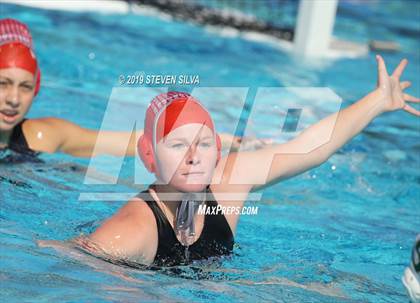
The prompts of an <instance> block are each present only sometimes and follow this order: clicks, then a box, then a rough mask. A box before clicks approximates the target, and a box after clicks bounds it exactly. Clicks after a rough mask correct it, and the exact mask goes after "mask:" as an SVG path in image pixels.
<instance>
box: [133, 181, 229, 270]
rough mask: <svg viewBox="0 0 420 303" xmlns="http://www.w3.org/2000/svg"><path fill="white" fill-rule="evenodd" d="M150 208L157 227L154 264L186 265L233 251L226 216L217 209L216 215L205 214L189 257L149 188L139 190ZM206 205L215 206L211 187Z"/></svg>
mask: <svg viewBox="0 0 420 303" xmlns="http://www.w3.org/2000/svg"><path fill="white" fill-rule="evenodd" d="M139 197H140V198H141V199H143V200H144V201H145V202H146V203H147V205H149V207H150V209H151V210H152V212H153V214H154V216H155V219H156V223H157V228H158V248H157V251H156V256H155V259H154V261H153V265H155V266H175V265H184V264H188V263H190V262H191V261H193V260H202V259H207V258H210V257H218V256H222V255H227V254H230V253H231V252H232V249H233V244H234V238H233V233H232V231H231V229H230V226H229V224H228V222H227V220H226V218H225V216H224V215H223V214H222V213H221V212H220V211H219V212H217V213H216V214H211V215H210V214H206V215H205V216H204V226H203V230H202V232H201V235H200V237H199V238H198V239H197V241H195V242H194V243H193V244H192V245H190V246H189V247H188V259H187V256H186V253H185V246H183V245H182V244H181V243H180V242H179V240H178V239H177V237H176V235H175V232H174V230H173V228H172V226H171V224H170V223H169V221H168V219H167V218H166V216H165V214H164V213H163V211H162V209H161V208H160V207H159V206H158V204H157V203H156V201H155V200H154V199H153V197H152V196H151V195H150V192H149V191H148V190H145V191H143V192H141V193H140V195H139ZM207 197H208V199H207V201H206V206H207V207H210V208H211V209H212V208H213V207H217V202H216V201H215V199H214V197H213V194H212V193H211V190H210V188H209V187H208V191H207ZM209 197H210V198H209Z"/></svg>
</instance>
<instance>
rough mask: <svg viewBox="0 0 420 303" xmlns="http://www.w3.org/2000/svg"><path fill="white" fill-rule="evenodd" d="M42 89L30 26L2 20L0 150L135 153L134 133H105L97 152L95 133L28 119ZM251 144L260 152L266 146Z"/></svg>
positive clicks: (235, 140)
mask: <svg viewBox="0 0 420 303" xmlns="http://www.w3.org/2000/svg"><path fill="white" fill-rule="evenodd" d="M40 85H41V70H40V68H39V63H38V61H37V58H36V55H35V52H34V48H33V42H32V36H31V34H30V32H29V29H28V27H27V26H26V25H25V24H23V23H21V22H19V21H17V20H14V19H2V20H0V149H4V148H8V149H10V150H13V151H16V152H19V153H28V154H34V152H48V153H53V152H56V151H61V152H64V153H68V154H71V155H74V156H79V157H89V156H93V155H94V152H95V153H97V154H102V153H105V154H112V155H120V156H123V155H126V154H127V155H131V156H133V155H135V154H136V137H135V134H134V132H133V133H132V134H131V132H130V133H129V132H112V131H104V132H103V136H102V139H101V144H98V145H97V146H96V147H95V144H96V142H97V138H98V131H96V130H90V129H86V128H82V127H80V126H78V125H76V124H74V123H71V122H69V121H66V120H63V119H59V118H51V117H49V118H38V119H25V116H26V114H27V113H28V111H29V109H30V107H31V105H32V102H33V100H34V98H35V97H36V95H37V94H38V92H39V90H40ZM138 132H139V133H141V132H142V131H141V130H139V131H138ZM222 140H223V144H224V145H225V146H230V144H231V143H232V142H233V143H234V147H235V146H237V145H238V143H239V141H240V139H239V138H236V137H233V136H231V135H229V134H223V136H222ZM127 142H129V144H128V148H126V147H127ZM248 142H249V144H250V146H251V147H258V146H263V145H265V143H266V142H267V141H264V140H257V139H255V140H248Z"/></svg>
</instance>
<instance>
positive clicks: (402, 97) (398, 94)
mask: <svg viewBox="0 0 420 303" xmlns="http://www.w3.org/2000/svg"><path fill="white" fill-rule="evenodd" d="M376 60H377V62H378V86H377V90H378V91H379V92H380V93H381V95H382V96H383V98H384V99H383V100H384V108H383V110H384V112H389V111H394V110H399V109H403V110H405V111H406V112H409V113H410V114H413V115H416V116H420V111H419V110H417V109H415V108H414V107H412V106H410V105H409V104H408V102H414V103H420V99H419V98H416V97H414V96H411V95H409V94H406V93H404V90H405V89H406V88H408V87H410V85H411V82H410V81H402V82H400V77H401V75H402V73H403V71H404V69H405V67H406V66H407V63H408V61H407V59H403V60H401V62H400V64H398V66H397V67H396V68H395V70H394V72H393V73H392V75H391V76H390V75H388V72H387V70H386V65H385V62H384V59H383V58H382V57H381V56H379V55H377V56H376Z"/></svg>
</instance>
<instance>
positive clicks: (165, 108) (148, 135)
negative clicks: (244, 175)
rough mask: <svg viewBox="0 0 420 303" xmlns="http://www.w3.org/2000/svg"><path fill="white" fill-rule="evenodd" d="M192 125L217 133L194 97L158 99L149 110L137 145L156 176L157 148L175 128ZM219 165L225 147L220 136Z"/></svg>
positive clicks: (167, 95)
mask: <svg viewBox="0 0 420 303" xmlns="http://www.w3.org/2000/svg"><path fill="white" fill-rule="evenodd" d="M189 123H199V124H203V125H206V126H208V127H209V128H210V129H211V130H212V131H213V133H215V128H214V123H213V120H212V119H211V117H210V114H209V112H208V111H207V110H206V109H205V108H204V107H203V106H202V105H201V104H200V102H199V101H198V100H197V99H195V98H194V97H192V96H191V95H190V94H187V93H183V92H174V91H173V92H168V93H163V94H160V95H158V96H156V97H155V98H154V99H153V100H152V102H150V105H149V107H148V108H147V110H146V119H145V121H144V134H143V135H142V136H141V137H140V139H139V141H138V143H137V150H138V153H139V156H140V158H141V160H142V161H143V163H144V165H145V166H146V168H147V169H148V170H149V171H150V172H153V173H156V161H155V148H156V144H157V143H158V142H159V141H160V140H161V139H162V138H163V137H165V136H166V135H167V134H169V133H170V132H171V131H172V130H174V129H175V128H178V127H180V126H183V125H185V124H189ZM215 135H216V144H217V161H219V160H220V157H221V148H222V144H221V141H220V137H219V135H218V134H217V133H215Z"/></svg>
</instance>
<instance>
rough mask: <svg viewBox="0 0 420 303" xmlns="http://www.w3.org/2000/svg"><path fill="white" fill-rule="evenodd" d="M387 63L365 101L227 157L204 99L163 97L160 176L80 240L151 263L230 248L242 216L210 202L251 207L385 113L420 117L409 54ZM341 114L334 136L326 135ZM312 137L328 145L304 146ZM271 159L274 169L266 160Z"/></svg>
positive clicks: (151, 124)
mask: <svg viewBox="0 0 420 303" xmlns="http://www.w3.org/2000/svg"><path fill="white" fill-rule="evenodd" d="M377 63H378V86H377V88H376V89H375V90H374V91H372V92H371V93H369V94H368V95H366V96H365V97H363V98H362V99H361V100H359V101H357V102H355V103H354V104H352V105H350V106H349V107H347V108H345V109H343V110H340V111H339V112H338V113H335V114H333V115H330V116H328V117H326V118H325V119H323V120H321V121H319V122H318V123H316V124H314V125H312V126H311V127H309V128H307V129H306V130H305V131H303V132H302V133H301V134H300V135H299V136H297V137H296V138H294V139H293V140H291V141H289V142H286V143H284V144H279V145H273V146H269V147H265V148H262V149H260V150H256V151H246V152H241V151H239V152H234V153H230V154H229V155H227V156H225V157H221V155H220V139H219V137H218V135H217V133H216V131H215V127H214V124H213V121H212V119H211V117H210V115H209V113H208V112H207V111H206V109H205V108H204V107H203V106H202V105H201V104H200V102H199V101H198V100H196V99H195V98H194V97H192V96H190V95H188V94H186V93H181V92H169V93H166V94H161V95H159V96H157V97H156V98H154V99H153V100H152V102H151V104H150V106H149V108H148V109H147V112H146V119H145V129H144V135H143V136H142V137H141V138H140V140H139V143H138V148H139V154H140V157H141V159H142V161H143V163H144V164H145V166H146V167H147V169H148V170H149V171H150V172H152V173H154V174H155V175H156V182H154V183H153V184H152V185H150V186H149V188H148V189H147V190H146V191H144V192H142V193H140V194H139V195H138V196H137V197H134V198H132V199H131V200H130V201H129V202H128V203H127V204H125V205H124V206H123V207H122V208H121V209H120V210H119V211H118V212H117V213H116V214H115V215H114V216H112V217H111V218H109V219H107V220H106V221H105V222H104V223H103V224H102V225H101V226H100V227H99V228H98V229H97V230H96V231H95V232H94V233H92V234H91V235H90V236H88V237H79V238H77V239H76V243H77V244H78V245H79V246H81V247H82V248H84V249H85V250H88V251H89V252H91V253H95V254H96V255H100V256H102V257H105V258H108V259H117V260H126V261H130V262H139V263H141V264H146V265H179V264H185V263H188V262H190V261H192V260H201V259H206V258H209V257H213V256H221V255H225V254H229V253H230V252H231V251H232V248H233V244H234V235H235V231H236V227H237V223H238V220H239V214H240V213H239V214H238V213H236V212H234V213H230V214H228V213H226V214H222V213H220V212H218V213H216V214H210V215H209V214H205V215H204V214H200V213H198V212H197V209H198V208H199V207H200V205H206V206H208V207H214V206H216V205H222V206H224V207H239V208H242V207H243V205H244V202H245V200H246V199H247V196H248V194H249V193H250V192H251V191H252V190H256V189H258V188H261V187H264V186H268V185H270V184H273V183H277V182H279V181H280V180H283V179H286V178H289V177H292V176H295V175H297V174H300V173H303V172H305V171H307V170H309V169H311V168H313V167H316V166H319V165H320V164H322V163H323V162H325V161H326V160H327V159H328V158H329V157H331V155H333V154H334V153H335V152H336V151H337V150H338V149H339V148H340V147H341V146H343V145H344V144H345V143H346V142H348V141H349V140H350V139H352V138H353V137H354V136H356V135H357V134H358V133H360V132H361V131H362V130H363V129H364V128H365V127H366V126H367V125H368V124H369V123H370V122H371V121H372V120H373V119H374V118H375V117H377V116H379V115H381V114H383V113H385V112H391V111H396V110H400V109H402V110H405V111H406V112H408V113H410V114H413V115H416V116H419V115H420V112H419V111H418V110H416V109H415V108H413V107H411V106H410V105H409V104H408V102H420V99H418V98H415V97H413V96H410V95H408V94H406V93H404V92H403V90H404V89H405V88H407V87H409V86H410V83H409V82H407V81H405V82H400V76H401V74H402V72H403V70H404V68H405V66H406V65H407V60H402V61H401V63H400V64H399V65H398V67H397V68H396V69H395V71H394V72H393V74H392V75H391V76H389V75H388V72H387V70H386V67H385V63H384V61H383V59H382V57H380V56H377ZM334 121H335V127H334V130H333V133H332V135H331V138H330V140H329V141H328V142H327V143H325V144H323V143H324V142H316V140H322V139H318V138H321V137H324V136H323V134H324V133H325V132H328V131H329V129H330V125H332V124H334V123H332V122H334ZM308 144H309V145H316V146H318V148H316V149H313V150H312V151H310V152H308V153H302V152H297V151H303V150H306V149H307V146H308ZM267 159H269V160H270V159H271V160H270V162H269V164H270V165H269V170H268V174H267V167H266V166H265V165H263V163H266V162H267ZM226 194H227V196H226ZM229 194H233V196H232V197H230V198H229V197H228V196H229ZM227 197H228V198H227ZM43 244H44V245H45V244H46V243H43Z"/></svg>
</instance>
